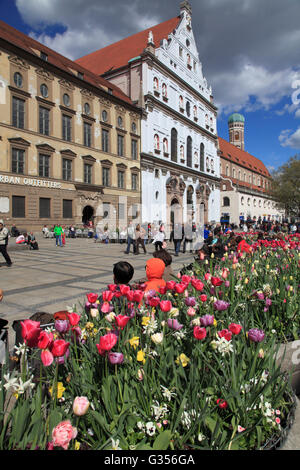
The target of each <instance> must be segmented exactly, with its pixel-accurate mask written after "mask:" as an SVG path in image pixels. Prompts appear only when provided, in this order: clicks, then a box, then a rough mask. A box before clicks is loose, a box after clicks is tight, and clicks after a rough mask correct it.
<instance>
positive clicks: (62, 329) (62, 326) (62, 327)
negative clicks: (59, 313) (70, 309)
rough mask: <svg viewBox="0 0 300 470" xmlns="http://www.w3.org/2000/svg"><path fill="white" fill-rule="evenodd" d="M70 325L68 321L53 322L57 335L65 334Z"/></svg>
mask: <svg viewBox="0 0 300 470" xmlns="http://www.w3.org/2000/svg"><path fill="white" fill-rule="evenodd" d="M69 326H70V323H69V321H68V320H55V322H54V328H55V329H56V331H58V333H66V332H67V331H68V329H69Z"/></svg>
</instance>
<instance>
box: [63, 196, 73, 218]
mask: <svg viewBox="0 0 300 470" xmlns="http://www.w3.org/2000/svg"><path fill="white" fill-rule="evenodd" d="M72 205H73V201H72V200H71V199H63V218H64V219H72V217H73V215H72V214H73V211H72Z"/></svg>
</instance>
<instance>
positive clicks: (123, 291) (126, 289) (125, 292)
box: [119, 284, 130, 295]
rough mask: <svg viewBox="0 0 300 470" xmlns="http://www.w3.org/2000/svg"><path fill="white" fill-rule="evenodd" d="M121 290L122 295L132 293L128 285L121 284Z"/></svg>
mask: <svg viewBox="0 0 300 470" xmlns="http://www.w3.org/2000/svg"><path fill="white" fill-rule="evenodd" d="M119 289H120V292H121V294H122V295H126V294H128V292H129V291H130V287H129V286H126V284H121V285H120V286H119Z"/></svg>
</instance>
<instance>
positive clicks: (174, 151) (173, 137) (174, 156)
mask: <svg viewBox="0 0 300 470" xmlns="http://www.w3.org/2000/svg"><path fill="white" fill-rule="evenodd" d="M177 136H178V133H177V130H176V129H175V128H173V129H172V130H171V160H172V162H177Z"/></svg>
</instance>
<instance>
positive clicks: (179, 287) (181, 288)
mask: <svg viewBox="0 0 300 470" xmlns="http://www.w3.org/2000/svg"><path fill="white" fill-rule="evenodd" d="M186 288H187V285H186V284H182V283H180V284H176V285H175V291H176V292H177V294H182V293H183V292H184V291H185V289H186Z"/></svg>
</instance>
